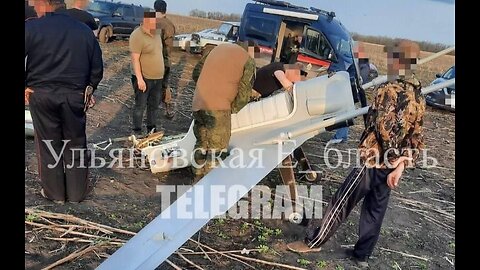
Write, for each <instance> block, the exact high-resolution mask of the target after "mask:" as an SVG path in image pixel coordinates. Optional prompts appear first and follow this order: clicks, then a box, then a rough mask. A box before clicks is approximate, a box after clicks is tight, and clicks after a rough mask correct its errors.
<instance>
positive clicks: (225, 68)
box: [192, 44, 255, 181]
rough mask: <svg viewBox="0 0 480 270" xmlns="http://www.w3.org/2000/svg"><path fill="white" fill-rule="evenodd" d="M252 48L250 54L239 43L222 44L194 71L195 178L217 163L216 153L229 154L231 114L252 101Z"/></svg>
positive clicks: (218, 154) (253, 70) (253, 74)
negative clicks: (195, 83)
mask: <svg viewBox="0 0 480 270" xmlns="http://www.w3.org/2000/svg"><path fill="white" fill-rule="evenodd" d="M249 50H251V53H250V54H249V53H247V51H245V49H244V48H242V47H241V46H239V45H237V44H221V45H218V46H217V47H215V48H214V49H213V50H211V51H210V52H209V53H208V54H206V55H204V57H203V58H202V59H201V60H200V62H199V64H198V65H197V68H196V69H195V71H194V79H195V80H196V82H197V86H196V89H195V94H194V96H193V104H192V111H193V118H194V121H195V122H194V126H193V131H194V134H195V137H196V138H197V142H196V144H195V150H194V160H193V164H192V168H193V173H194V176H195V179H194V181H197V180H199V179H201V178H202V177H203V176H204V175H205V174H207V173H208V172H209V171H210V170H211V169H212V168H214V167H215V166H216V165H217V164H216V162H215V161H216V158H214V157H218V156H220V158H221V159H224V158H225V157H226V156H227V155H228V153H227V151H228V150H227V148H228V143H229V141H230V135H231V114H232V113H237V112H239V111H240V109H242V108H243V107H244V106H245V105H246V104H247V103H248V101H249V100H250V96H251V93H252V86H253V82H254V79H255V61H254V60H253V57H254V56H253V47H251V48H249ZM197 76H198V77H197ZM197 78H198V80H197Z"/></svg>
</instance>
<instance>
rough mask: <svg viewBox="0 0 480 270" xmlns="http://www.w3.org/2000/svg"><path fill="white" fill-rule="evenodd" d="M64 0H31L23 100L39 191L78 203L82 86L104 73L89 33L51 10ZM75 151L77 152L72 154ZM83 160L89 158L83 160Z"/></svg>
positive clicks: (82, 174) (82, 173)
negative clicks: (29, 119) (32, 132)
mask: <svg viewBox="0 0 480 270" xmlns="http://www.w3.org/2000/svg"><path fill="white" fill-rule="evenodd" d="M64 5H65V3H64V1H63V0H36V1H35V6H34V7H35V10H36V12H37V14H39V15H40V16H41V17H40V18H38V19H35V20H28V21H26V22H25V57H27V63H26V68H25V103H26V104H29V105H30V110H31V113H32V119H33V126H34V130H35V145H36V153H37V159H38V167H39V168H38V173H39V176H40V180H41V185H42V190H41V194H42V195H43V196H44V197H45V198H47V199H50V200H53V201H55V202H59V203H61V202H64V201H71V202H80V201H82V200H84V199H85V197H86V196H87V194H88V191H89V189H88V184H89V180H88V164H87V163H88V162H86V161H85V156H86V155H85V152H86V150H87V138H86V133H85V128H86V114H85V107H88V106H89V105H91V104H93V103H94V100H93V98H92V99H91V100H90V102H91V103H90V104H85V100H87V102H88V99H85V89H86V88H87V86H90V87H92V88H93V90H95V89H96V88H97V86H98V84H99V83H100V81H101V80H102V77H103V61H102V52H101V50H100V46H99V45H98V42H97V39H96V38H95V36H94V35H93V33H92V31H91V30H90V29H89V28H88V27H87V26H86V25H85V24H83V23H81V22H79V21H77V20H75V19H74V18H72V17H70V16H68V15H66V14H61V13H58V12H56V11H57V10H58V9H61V8H64ZM75 152H77V153H75ZM87 160H88V159H87Z"/></svg>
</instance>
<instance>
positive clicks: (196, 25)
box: [168, 14, 222, 34]
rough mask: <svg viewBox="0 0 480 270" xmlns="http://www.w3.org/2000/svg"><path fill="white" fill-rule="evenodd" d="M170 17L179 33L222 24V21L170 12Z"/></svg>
mask: <svg viewBox="0 0 480 270" xmlns="http://www.w3.org/2000/svg"><path fill="white" fill-rule="evenodd" d="M168 18H169V19H170V20H171V21H172V23H173V24H174V25H175V28H176V31H177V34H189V33H193V32H198V31H201V30H203V29H206V28H217V27H219V26H220V25H221V24H222V21H217V20H210V19H205V18H197V17H190V16H182V15H175V14H169V15H168Z"/></svg>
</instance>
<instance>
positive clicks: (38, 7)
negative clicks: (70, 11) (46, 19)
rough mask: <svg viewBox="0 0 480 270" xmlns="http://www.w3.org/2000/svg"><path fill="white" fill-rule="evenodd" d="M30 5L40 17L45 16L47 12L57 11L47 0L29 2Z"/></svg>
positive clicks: (31, 0) (29, 0) (30, 0)
mask: <svg viewBox="0 0 480 270" xmlns="http://www.w3.org/2000/svg"><path fill="white" fill-rule="evenodd" d="M28 5H29V6H33V8H34V9H35V12H37V16H38V17H42V16H45V14H46V13H47V12H54V11H55V10H54V8H53V7H52V6H51V5H50V4H49V3H48V2H47V0H28Z"/></svg>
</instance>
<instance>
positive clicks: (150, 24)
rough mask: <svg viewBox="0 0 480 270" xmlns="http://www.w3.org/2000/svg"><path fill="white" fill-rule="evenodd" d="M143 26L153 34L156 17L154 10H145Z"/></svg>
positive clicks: (155, 27) (155, 26)
mask: <svg viewBox="0 0 480 270" xmlns="http://www.w3.org/2000/svg"><path fill="white" fill-rule="evenodd" d="M143 28H144V29H145V30H147V31H148V32H150V33H152V34H154V33H155V31H156V29H157V18H156V16H155V12H145V13H144V16H143Z"/></svg>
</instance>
